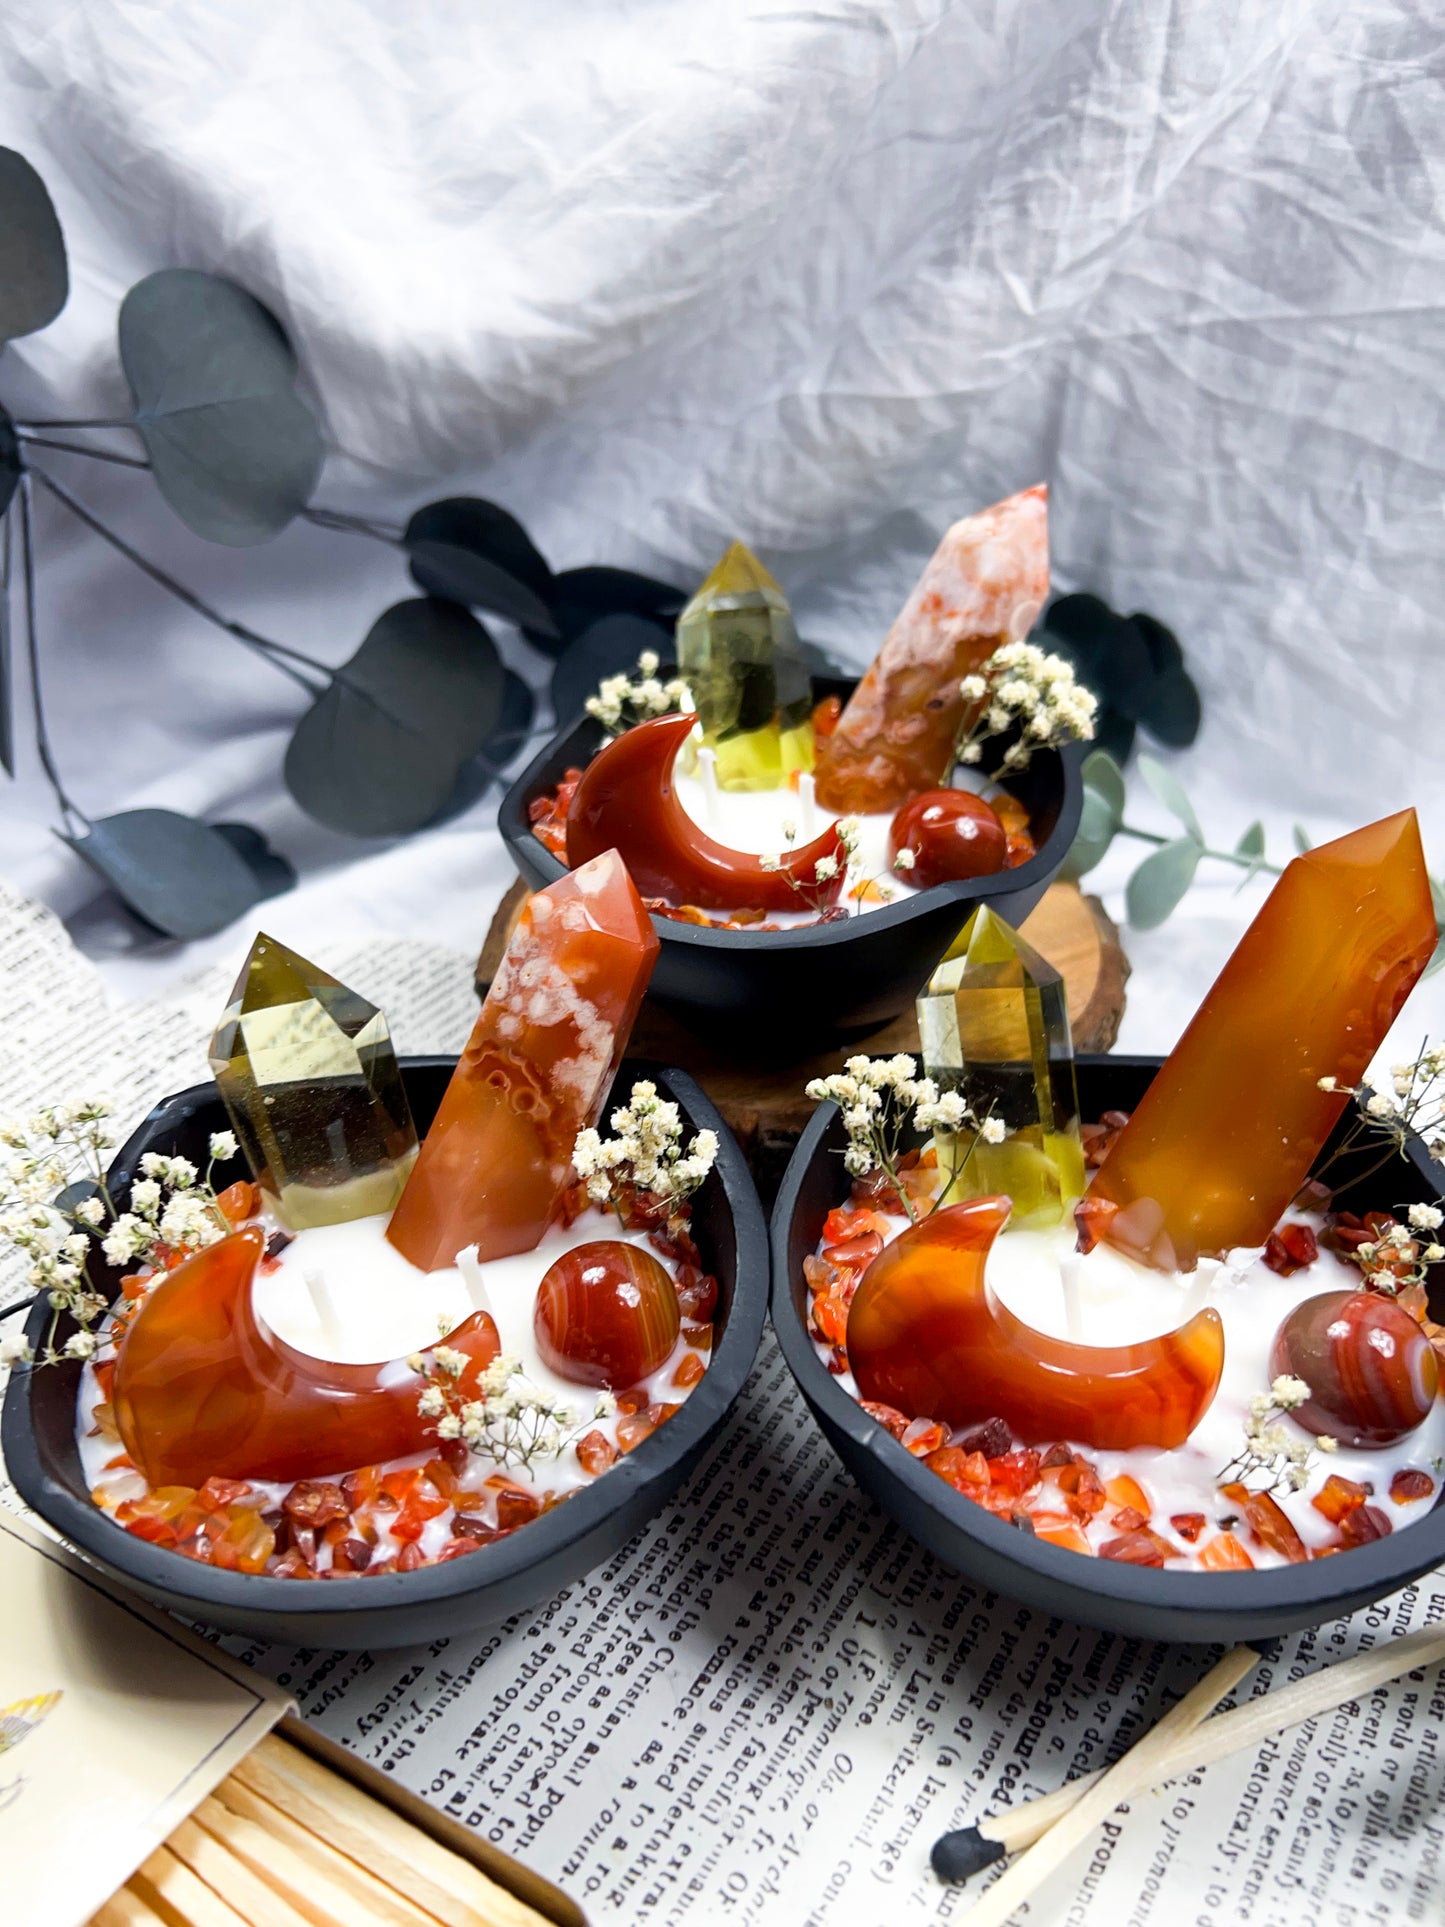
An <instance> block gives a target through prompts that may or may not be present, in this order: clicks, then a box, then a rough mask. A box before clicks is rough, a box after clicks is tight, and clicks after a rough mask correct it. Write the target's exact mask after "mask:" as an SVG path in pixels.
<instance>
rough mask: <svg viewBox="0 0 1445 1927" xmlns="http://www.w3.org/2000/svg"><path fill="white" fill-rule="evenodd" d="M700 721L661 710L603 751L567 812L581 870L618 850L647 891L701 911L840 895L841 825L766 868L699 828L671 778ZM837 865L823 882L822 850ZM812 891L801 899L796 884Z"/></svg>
mask: <svg viewBox="0 0 1445 1927" xmlns="http://www.w3.org/2000/svg"><path fill="white" fill-rule="evenodd" d="M692 727H693V718H692V717H691V716H654V717H652V718H651V719H650V720H649V721H648V722H645V723H638V724H636V725H635V726H634V727H633V728H631V729H629V730H625V731H624V732H623V734H622V735H621V736H619V737H617V739H616V740H615V741H614V742H611V743H609V744H608V745H607V746H606V748H605V749H603V750H600V751H599V752H598V754H597V755H596V756H595V757H594V758H593V759H592V761H591V763H590V764H589V765H588V766H587V769H586V771H585V773H584V775H583V777H582V781H581V782H580V783H579V784H578V785H577V789H576V793H575V794H574V796H573V798H572V803H571V807H570V808H569V810H568V811H567V864H568V867H569V868H570V869H576V867H577V865H578V864H579V863H586V862H587V861H588V860H589V859H590V858H592V857H594V856H601V855H602V853H603V852H604V851H605V850H616V851H617V853H618V855H619V856H620V857H621V858H622V861H623V862H624V863H625V864H626V865H627V868H628V870H629V871H630V873H631V876H632V880H633V882H634V883H635V884H636V885H637V888H638V890H639V891H640V892H641V893H642V895H643V896H644V897H665V898H666V899H667V900H668V902H669V903H674V904H683V903H690V904H694V905H696V907H697V908H698V909H699V910H748V909H752V910H799V909H805V908H807V907H808V905H809V904H810V903H814V902H816V903H819V904H828V903H833V902H836V900H837V897H838V893H839V891H840V890H841V889H842V888H843V876H844V871H845V870H846V869H847V858H846V856H845V855H844V852H843V844H842V840H841V839H840V837H839V835H838V826H837V824H836V823H835V824H834V825H833V826H832V827H831V828H829V829H827V830H825V831H824V832H823V834H822V835H821V836H820V837H816V838H815V839H814V840H813V842H811V843H808V844H805V845H804V847H803V848H802V849H801V850H793V851H791V852H790V853H789V854H788V855H787V856H785V857H784V858H783V859H782V861H781V863H780V864H779V866H778V868H777V869H775V870H765V869H764V868H763V865H762V862H761V860H760V859H759V858H758V857H756V856H752V855H750V854H749V853H748V852H747V851H745V850H732V849H729V848H728V846H727V844H725V843H718V842H716V841H715V840H714V839H713V838H712V837H710V836H708V835H707V834H706V832H705V831H703V830H700V829H699V828H698V826H697V824H696V823H694V822H693V820H692V818H691V817H690V816H689V815H688V813H687V811H686V810H685V809H684V808H683V807H682V804H681V803H680V802H679V801H678V800H677V792H676V791H675V790H674V789H673V786H672V765H673V762H674V760H675V759H676V756H677V752H678V751H679V750H680V749H681V748H682V745H683V742H684V740H685V738H686V737H687V736H688V735H689V733H690V732H691V730H692ZM825 856H826V857H832V858H833V860H834V862H835V863H836V864H837V870H836V873H835V875H834V876H833V877H831V878H830V879H829V880H828V882H826V883H822V884H820V883H818V882H817V881H816V874H817V863H818V859H819V857H825ZM795 885H797V886H798V887H799V888H801V889H804V890H806V892H807V896H806V897H805V898H800V896H799V894H798V889H797V888H795V887H794V886H795Z"/></svg>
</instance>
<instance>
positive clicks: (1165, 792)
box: [1139, 756, 1204, 843]
mask: <svg viewBox="0 0 1445 1927" xmlns="http://www.w3.org/2000/svg"><path fill="white" fill-rule="evenodd" d="M1139 774H1140V775H1141V776H1142V777H1143V778H1144V781H1145V782H1146V783H1147V784H1148V785H1149V787H1150V789H1151V790H1153V792H1154V794H1155V795H1156V796H1157V797H1158V798H1159V801H1160V802H1161V803H1162V804H1163V805H1164V807H1165V809H1166V810H1168V812H1169V814H1170V815H1171V816H1177V817H1178V819H1179V821H1180V822H1181V823H1182V824H1183V825H1184V827H1185V829H1186V830H1188V832H1189V834H1190V835H1191V836H1192V837H1193V838H1194V840H1195V842H1196V843H1203V841H1204V832H1203V830H1201V829H1200V827H1199V818H1198V817H1197V816H1196V815H1195V814H1194V805H1193V804H1192V803H1191V802H1190V800H1189V798H1188V797H1187V796H1186V795H1185V794H1184V787H1183V785H1182V784H1181V783H1180V781H1179V778H1178V777H1177V776H1176V775H1175V774H1174V772H1173V770H1169V769H1165V767H1164V765H1163V764H1162V763H1160V762H1156V761H1155V759H1154V758H1153V757H1152V756H1141V757H1140V758H1139Z"/></svg>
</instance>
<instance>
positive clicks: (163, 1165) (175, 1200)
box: [100, 1131, 236, 1267]
mask: <svg viewBox="0 0 1445 1927" xmlns="http://www.w3.org/2000/svg"><path fill="white" fill-rule="evenodd" d="M218 1147H219V1148H218ZM210 1149H211V1162H212V1164H213V1165H214V1164H215V1163H216V1162H217V1161H218V1160H219V1159H220V1158H222V1157H223V1156H224V1157H234V1156H235V1155H236V1140H235V1138H234V1137H233V1136H232V1134H231V1133H230V1132H229V1131H217V1132H216V1133H215V1135H214V1136H213V1137H212V1139H211V1146H210ZM140 1168H141V1171H142V1173H143V1175H142V1176H141V1177H138V1178H137V1179H136V1180H135V1182H134V1184H132V1186H131V1188H130V1209H129V1210H128V1211H121V1212H118V1213H117V1214H116V1216H115V1217H114V1218H113V1219H112V1221H111V1226H110V1229H109V1231H107V1233H106V1235H105V1237H104V1238H103V1239H102V1240H101V1247H100V1248H101V1250H102V1252H103V1253H104V1254H105V1261H106V1263H107V1264H109V1265H115V1266H117V1267H119V1266H121V1265H128V1264H132V1263H134V1262H135V1261H136V1260H137V1259H139V1260H141V1261H142V1262H144V1263H150V1262H152V1261H153V1260H154V1259H155V1258H156V1256H157V1254H158V1253H159V1252H160V1251H161V1250H162V1248H164V1249H165V1250H167V1251H200V1250H203V1249H204V1247H205V1246H206V1245H213V1244H215V1243H216V1242H217V1240H218V1239H221V1238H224V1237H225V1235H226V1233H227V1232H228V1231H229V1230H230V1226H229V1225H228V1224H227V1222H226V1220H225V1218H224V1217H223V1216H222V1215H221V1213H220V1211H219V1210H218V1209H217V1207H216V1194H215V1192H214V1191H213V1190H212V1188H211V1183H210V1173H209V1171H208V1172H207V1175H206V1178H205V1181H204V1182H200V1172H199V1171H197V1169H196V1167H195V1165H194V1164H192V1163H191V1161H190V1159H189V1158H178V1157H165V1156H163V1155H162V1154H161V1153H160V1152H158V1151H147V1152H146V1154H145V1156H144V1157H143V1158H142V1159H141V1161H140Z"/></svg>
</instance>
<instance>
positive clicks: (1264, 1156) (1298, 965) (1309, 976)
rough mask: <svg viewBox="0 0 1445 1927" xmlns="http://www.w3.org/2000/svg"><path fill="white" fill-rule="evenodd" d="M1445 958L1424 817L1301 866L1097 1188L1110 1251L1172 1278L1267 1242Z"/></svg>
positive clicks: (1294, 866) (1208, 1000)
mask: <svg viewBox="0 0 1445 1927" xmlns="http://www.w3.org/2000/svg"><path fill="white" fill-rule="evenodd" d="M1434 948H1435V913H1434V909H1433V906H1432V904H1431V900H1430V880H1429V877H1428V876H1427V875H1426V871H1425V858H1424V853H1423V852H1422V850H1421V848H1420V829H1419V825H1418V824H1417V822H1416V820H1415V812H1414V811H1413V810H1402V811H1401V812H1400V814H1399V815H1398V816H1387V817H1385V818H1383V819H1382V820H1381V821H1380V822H1378V823H1371V824H1369V825H1368V826H1367V827H1366V828H1365V829H1362V830H1355V831H1354V832H1352V834H1351V835H1349V836H1342V837H1340V838H1338V839H1337V840H1336V841H1335V842H1333V843H1323V844H1321V845H1320V847H1319V848H1318V849H1315V850H1310V851H1309V852H1308V853H1307V854H1306V855H1304V856H1298V857H1296V858H1295V859H1294V861H1293V862H1292V863H1291V864H1290V865H1289V867H1288V869H1287V870H1286V871H1285V873H1284V875H1283V876H1282V877H1281V878H1280V880H1279V882H1278V883H1277V884H1276V885H1275V886H1274V888H1273V890H1271V891H1270V894H1269V897H1268V899H1267V900H1266V902H1265V905H1264V908H1263V909H1262V910H1261V911H1260V913H1259V915H1258V916H1257V917H1256V918H1255V920H1254V922H1253V923H1252V924H1251V925H1250V926H1249V928H1248V930H1246V931H1245V933H1244V936H1243V937H1242V938H1241V940H1240V943H1239V946H1238V948H1237V949H1236V950H1235V952H1234V955H1233V956H1232V957H1231V958H1230V959H1229V962H1228V963H1227V964H1226V965H1225V966H1224V969H1223V970H1222V971H1221V972H1220V975H1219V979H1218V981H1217V982H1216V983H1215V985H1214V987H1213V989H1212V990H1211V991H1210V992H1209V994H1208V995H1207V996H1206V997H1205V999H1204V1002H1203V1003H1202V1004H1201V1005H1200V1006H1199V1009H1198V1011H1197V1012H1196V1013H1195V1016H1194V1018H1193V1020H1192V1021H1191V1023H1190V1025H1189V1028H1188V1029H1187V1030H1186V1031H1185V1033H1184V1035H1183V1036H1182V1037H1181V1038H1180V1040H1179V1042H1178V1043H1177V1044H1176V1045H1175V1047H1174V1049H1173V1051H1172V1052H1171V1053H1170V1055H1169V1057H1168V1058H1167V1059H1166V1060H1165V1063H1164V1065H1163V1067H1162V1069H1161V1070H1160V1072H1159V1074H1158V1076H1157V1077H1156V1078H1155V1079H1154V1082H1153V1083H1152V1084H1151V1085H1150V1086H1149V1089H1148V1090H1147V1091H1146V1092H1145V1094H1144V1097H1143V1099H1142V1100H1141V1102H1140V1104H1139V1106H1138V1108H1137V1110H1136V1111H1135V1112H1134V1114H1133V1116H1132V1118H1131V1119H1130V1121H1129V1123H1128V1125H1127V1126H1126V1127H1125V1129H1124V1130H1123V1131H1122V1132H1121V1133H1120V1135H1119V1137H1118V1138H1117V1139H1116V1140H1115V1143H1114V1146H1113V1148H1112V1149H1111V1151H1110V1152H1109V1156H1108V1159H1107V1160H1106V1162H1105V1163H1104V1164H1103V1165H1102V1166H1101V1167H1100V1169H1099V1171H1098V1172H1097V1174H1096V1175H1095V1177H1094V1181H1093V1183H1092V1184H1091V1186H1090V1187H1089V1195H1090V1197H1091V1198H1093V1199H1102V1200H1104V1201H1106V1202H1107V1203H1109V1204H1113V1205H1116V1206H1118V1207H1119V1209H1118V1212H1117V1214H1116V1215H1115V1216H1114V1217H1113V1218H1112V1219H1111V1220H1110V1221H1109V1223H1108V1226H1107V1228H1106V1229H1105V1230H1104V1236H1105V1237H1106V1238H1108V1240H1109V1241H1110V1243H1112V1244H1114V1245H1117V1246H1118V1247H1120V1248H1121V1249H1122V1250H1126V1251H1130V1252H1132V1253H1133V1254H1134V1255H1135V1256H1136V1257H1140V1258H1143V1259H1144V1260H1145V1261H1146V1262H1147V1263H1150V1264H1153V1265H1156V1266H1158V1267H1159V1268H1161V1269H1165V1270H1172V1269H1174V1268H1176V1267H1178V1268H1180V1269H1183V1270H1192V1269H1193V1267H1194V1265H1195V1263H1196V1261H1197V1259H1198V1257H1199V1254H1200V1253H1201V1252H1223V1251H1228V1250H1230V1249H1231V1248H1232V1247H1234V1246H1236V1245H1262V1244H1263V1243H1264V1241H1265V1239H1266V1238H1267V1237H1268V1236H1269V1234H1270V1232H1271V1231H1273V1230H1274V1228H1275V1225H1276V1224H1277V1223H1278V1222H1279V1218H1280V1214H1281V1212H1282V1211H1283V1210H1284V1209H1285V1207H1286V1206H1287V1205H1288V1204H1289V1202H1290V1200H1291V1198H1293V1197H1294V1195H1295V1193H1296V1192H1297V1191H1298V1190H1299V1188H1300V1186H1301V1184H1303V1182H1304V1180H1305V1179H1306V1177H1308V1175H1309V1172H1310V1168H1311V1166H1312V1165H1313V1164H1314V1161H1315V1159H1316V1158H1317V1157H1318V1156H1319V1153H1320V1150H1321V1148H1322V1147H1323V1145H1324V1142H1325V1139H1326V1138H1327V1137H1328V1136H1329V1134H1330V1132H1331V1131H1332V1130H1333V1129H1334V1127H1335V1125H1336V1123H1337V1122H1338V1121H1339V1117H1340V1113H1341V1112H1342V1111H1343V1110H1344V1107H1345V1105H1346V1103H1347V1102H1348V1097H1347V1095H1346V1093H1348V1092H1349V1091H1350V1090H1351V1089H1352V1088H1353V1087H1354V1086H1355V1085H1357V1084H1358V1083H1359V1081H1360V1079H1361V1077H1362V1076H1363V1075H1364V1072H1365V1068H1366V1066H1367V1065H1368V1064H1369V1062H1370V1059H1371V1058H1372V1057H1373V1056H1374V1054H1375V1052H1376V1051H1377V1050H1378V1049H1379V1047H1380V1044H1381V1041H1382V1040H1383V1038H1384V1035H1385V1032H1386V1031H1387V1030H1388V1029H1389V1028H1390V1025H1391V1024H1392V1023H1393V1022H1394V1020H1395V1018H1396V1016H1397V1015H1398V1013H1399V1010H1400V1006H1401V1005H1402V1004H1403V1003H1404V1001H1405V999H1406V997H1407V996H1408V995H1409V993H1410V991H1411V989H1412V988H1413V986H1414V984H1415V982H1416V979H1417V978H1418V977H1419V975H1420V973H1421V971H1422V970H1423V969H1424V968H1425V965H1426V964H1427V963H1428V962H1429V960H1430V954H1431V952H1432V951H1433V950H1434ZM1322 1077H1333V1078H1335V1079H1336V1080H1337V1082H1338V1084H1339V1091H1338V1092H1335V1091H1327V1090H1321V1089H1320V1079H1321V1078H1322Z"/></svg>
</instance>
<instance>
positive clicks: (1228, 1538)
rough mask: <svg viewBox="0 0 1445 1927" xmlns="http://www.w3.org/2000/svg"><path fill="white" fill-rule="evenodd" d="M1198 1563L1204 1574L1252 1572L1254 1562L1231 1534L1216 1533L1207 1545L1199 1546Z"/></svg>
mask: <svg viewBox="0 0 1445 1927" xmlns="http://www.w3.org/2000/svg"><path fill="white" fill-rule="evenodd" d="M1199 1563H1200V1565H1201V1566H1203V1567H1204V1569H1205V1571H1206V1572H1253V1570H1254V1561H1253V1560H1252V1559H1251V1558H1250V1556H1249V1554H1248V1553H1247V1552H1246V1551H1245V1549H1244V1547H1243V1546H1242V1545H1241V1544H1240V1543H1239V1541H1238V1539H1236V1538H1235V1536H1234V1534H1233V1533H1232V1532H1217V1533H1216V1534H1215V1535H1214V1537H1213V1538H1212V1539H1211V1540H1210V1541H1209V1543H1208V1544H1207V1545H1203V1546H1201V1547H1200V1548H1199Z"/></svg>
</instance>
